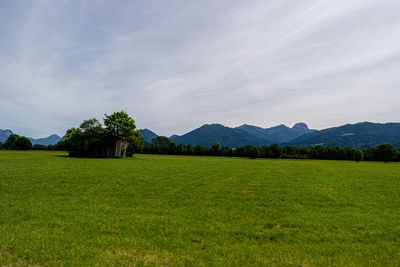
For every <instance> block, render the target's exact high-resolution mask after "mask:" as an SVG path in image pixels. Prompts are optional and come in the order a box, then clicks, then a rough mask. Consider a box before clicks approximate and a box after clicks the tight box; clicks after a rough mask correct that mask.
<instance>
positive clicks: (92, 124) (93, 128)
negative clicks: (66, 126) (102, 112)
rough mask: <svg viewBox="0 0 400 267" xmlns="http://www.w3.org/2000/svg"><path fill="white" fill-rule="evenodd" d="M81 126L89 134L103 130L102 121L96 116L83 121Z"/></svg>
mask: <svg viewBox="0 0 400 267" xmlns="http://www.w3.org/2000/svg"><path fill="white" fill-rule="evenodd" d="M79 128H81V130H82V131H83V132H84V133H88V134H95V133H97V132H99V131H101V130H102V127H101V123H100V122H99V121H98V120H97V119H95V118H93V119H88V120H85V121H83V122H82V123H81V126H80V127H79Z"/></svg>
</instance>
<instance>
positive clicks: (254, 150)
mask: <svg viewBox="0 0 400 267" xmlns="http://www.w3.org/2000/svg"><path fill="white" fill-rule="evenodd" d="M248 155H249V157H250V158H251V159H256V158H258V157H260V149H259V148H258V147H257V146H251V148H250V149H249V151H248Z"/></svg>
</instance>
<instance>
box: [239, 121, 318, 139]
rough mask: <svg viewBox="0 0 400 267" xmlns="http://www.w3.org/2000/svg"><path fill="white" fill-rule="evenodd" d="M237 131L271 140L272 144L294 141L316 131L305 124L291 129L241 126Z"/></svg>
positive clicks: (284, 127)
mask: <svg viewBox="0 0 400 267" xmlns="http://www.w3.org/2000/svg"><path fill="white" fill-rule="evenodd" d="M237 129H240V130H243V131H246V132H248V133H250V134H252V135H255V136H258V137H261V138H264V139H268V140H271V141H272V142H274V143H278V144H280V143H286V142H289V141H291V140H293V139H296V138H298V137H300V136H302V135H305V134H308V133H312V132H315V131H316V130H310V129H309V128H308V126H307V124H305V123H302V122H300V123H296V124H295V125H294V126H293V127H292V128H289V127H287V126H286V125H283V124H281V125H278V126H275V127H271V128H261V127H258V126H253V125H247V124H244V125H241V126H239V127H237Z"/></svg>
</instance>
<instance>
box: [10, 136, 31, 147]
mask: <svg viewBox="0 0 400 267" xmlns="http://www.w3.org/2000/svg"><path fill="white" fill-rule="evenodd" d="M31 148H32V143H31V141H30V140H29V139H28V138H26V137H24V136H21V137H19V138H18V139H17V142H16V144H15V148H14V149H17V150H29V149H31Z"/></svg>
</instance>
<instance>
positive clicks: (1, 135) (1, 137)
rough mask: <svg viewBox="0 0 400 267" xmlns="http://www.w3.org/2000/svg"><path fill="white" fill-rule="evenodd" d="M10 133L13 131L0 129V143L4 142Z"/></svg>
mask: <svg viewBox="0 0 400 267" xmlns="http://www.w3.org/2000/svg"><path fill="white" fill-rule="evenodd" d="M12 134H14V133H13V132H12V131H11V130H8V129H7V130H2V129H0V143H4V142H5V141H6V140H7V138H8V137H9V136H10V135H12Z"/></svg>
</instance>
